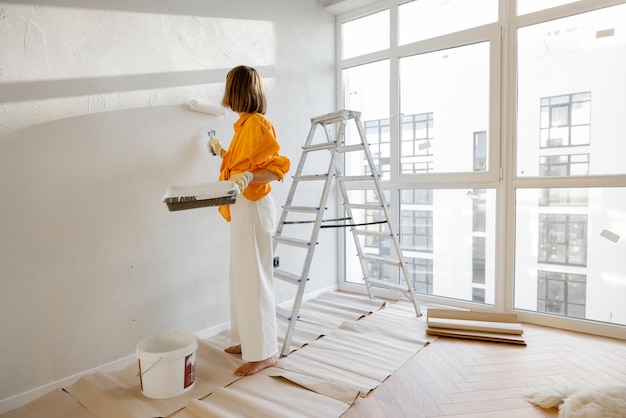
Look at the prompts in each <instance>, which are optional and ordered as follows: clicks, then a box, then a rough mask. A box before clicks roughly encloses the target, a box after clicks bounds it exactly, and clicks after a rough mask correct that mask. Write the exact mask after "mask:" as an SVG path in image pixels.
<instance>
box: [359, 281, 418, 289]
mask: <svg viewBox="0 0 626 418" xmlns="http://www.w3.org/2000/svg"><path fill="white" fill-rule="evenodd" d="M365 282H366V283H367V284H368V285H370V286H376V287H384V288H387V289H393V290H397V291H399V292H407V291H408V290H409V289H408V288H406V287H404V286H401V285H399V284H396V283H391V282H388V281H386V280H380V279H365Z"/></svg>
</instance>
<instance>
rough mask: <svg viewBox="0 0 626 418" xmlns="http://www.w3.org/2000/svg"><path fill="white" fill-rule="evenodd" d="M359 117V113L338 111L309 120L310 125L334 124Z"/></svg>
mask: <svg viewBox="0 0 626 418" xmlns="http://www.w3.org/2000/svg"><path fill="white" fill-rule="evenodd" d="M358 116H361V112H356V111H352V110H338V111H337V112H332V113H327V114H325V115H321V116H316V117H314V118H311V123H321V124H324V123H335V122H341V121H342V120H344V119H351V118H356V117H358Z"/></svg>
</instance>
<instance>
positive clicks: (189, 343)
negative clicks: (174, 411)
mask: <svg viewBox="0 0 626 418" xmlns="http://www.w3.org/2000/svg"><path fill="white" fill-rule="evenodd" d="M197 349H198V340H197V339H196V336H195V335H193V334H185V333H180V332H172V333H163V334H157V335H153V336H151V337H148V338H145V339H143V340H141V341H140V342H139V344H137V362H138V364H139V373H138V374H137V375H138V376H139V383H140V386H141V393H143V395H144V396H146V397H147V398H152V399H165V398H172V397H174V396H178V395H181V394H183V393H185V392H187V391H189V390H190V389H191V388H192V387H193V386H194V384H195V380H196V350H197Z"/></svg>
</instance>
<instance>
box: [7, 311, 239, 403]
mask: <svg viewBox="0 0 626 418" xmlns="http://www.w3.org/2000/svg"><path fill="white" fill-rule="evenodd" d="M229 328H230V323H229V322H224V323H222V324H219V325H216V326H214V327H210V328H206V329H203V330H200V331H198V332H196V333H195V335H196V337H198V338H200V339H205V338H210V337H212V336H214V335H217V334H219V333H220V332H222V331H224V330H226V329H229ZM136 361H137V357H136V355H135V354H132V355H130V356H126V357H123V358H121V359H119V360H115V361H113V362H111V363H107V364H104V365H102V366H98V367H94V368H93V369H90V370H85V371H84V372H81V373H78V374H75V375H73V376H69V377H66V378H64V379H61V380H57V381H56V382H52V383H48V384H46V385H43V386H39V387H37V388H35V389H31V390H29V391H27V392H23V393H19V394H17V395H14V396H11V397H10V398H6V399H2V400H0V414H4V413H5V412H9V411H12V410H14V409H17V408H19V407H21V406H24V405H26V404H27V403H29V402H32V401H34V400H36V399H39V398H41V397H42V396H44V395H46V394H47V393H49V392H52V391H54V390H57V389H61V388H64V387H67V386H70V385H72V384H73V383H75V382H76V381H77V380H78V379H80V378H81V377H83V376H86V375H89V374H92V373H97V372H104V373H106V372H111V371H114V370H118V369H121V368H124V367H127V366H129V365H130V364H132V363H134V362H136Z"/></svg>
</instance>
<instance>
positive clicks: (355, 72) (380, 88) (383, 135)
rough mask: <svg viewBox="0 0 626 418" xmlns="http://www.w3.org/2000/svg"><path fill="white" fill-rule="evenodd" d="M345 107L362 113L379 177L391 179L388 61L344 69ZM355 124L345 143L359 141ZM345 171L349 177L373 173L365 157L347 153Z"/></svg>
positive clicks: (360, 154) (359, 154)
mask: <svg viewBox="0 0 626 418" xmlns="http://www.w3.org/2000/svg"><path fill="white" fill-rule="evenodd" d="M343 86H344V94H345V95H344V107H345V108H346V109H349V110H356V111H360V112H361V122H362V123H363V128H364V130H365V135H366V139H367V142H368V144H369V145H370V152H371V153H372V157H373V158H374V163H375V165H376V169H377V170H378V174H379V175H381V176H382V179H383V180H389V178H390V170H391V167H390V164H391V161H390V145H389V141H390V136H389V60H383V61H378V62H374V63H371V64H365V65H360V66H356V67H352V68H348V69H346V70H343ZM354 128H355V125H354V124H353V123H350V124H349V125H348V130H347V131H346V143H347V144H352V143H355V142H356V141H357V139H359V138H360V137H359V135H358V132H356V130H355V129H354ZM345 157H346V160H345V170H346V174H349V175H362V174H370V170H369V164H368V162H367V159H366V158H365V155H364V154H362V153H357V152H349V153H346V154H345Z"/></svg>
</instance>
